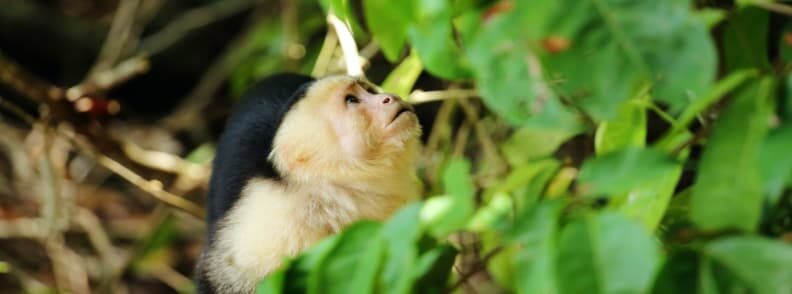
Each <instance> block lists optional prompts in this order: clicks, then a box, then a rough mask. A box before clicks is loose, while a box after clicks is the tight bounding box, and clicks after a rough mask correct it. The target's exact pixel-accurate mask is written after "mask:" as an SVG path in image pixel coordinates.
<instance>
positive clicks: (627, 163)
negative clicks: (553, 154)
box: [578, 148, 677, 196]
mask: <svg viewBox="0 0 792 294" xmlns="http://www.w3.org/2000/svg"><path fill="white" fill-rule="evenodd" d="M676 167H677V163H675V162H674V161H673V160H672V159H671V158H669V157H668V156H667V155H665V154H664V153H662V152H660V151H658V150H654V149H639V148H628V149H622V150H618V151H615V152H611V153H607V154H603V155H601V156H598V157H595V158H592V159H589V160H587V161H586V162H584V163H583V167H581V169H580V176H579V177H578V180H579V181H580V188H581V189H582V192H583V193H584V194H585V195H591V196H614V195H618V194H623V193H626V192H628V191H630V189H632V188H635V187H637V186H638V185H641V184H646V183H648V182H650V181H652V180H654V179H656V178H657V177H660V176H663V175H665V174H666V173H668V172H669V171H671V170H674V169H675V168H676ZM602 194H605V195H602Z"/></svg>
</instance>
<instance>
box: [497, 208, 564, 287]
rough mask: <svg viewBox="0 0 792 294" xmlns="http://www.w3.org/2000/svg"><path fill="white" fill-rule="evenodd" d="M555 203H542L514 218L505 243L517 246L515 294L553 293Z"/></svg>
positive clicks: (558, 209) (556, 225) (554, 282)
mask: <svg viewBox="0 0 792 294" xmlns="http://www.w3.org/2000/svg"><path fill="white" fill-rule="evenodd" d="M561 208H562V206H561V205H560V203H559V202H542V203H540V204H538V205H536V206H534V207H532V208H531V209H528V210H526V211H525V212H523V213H521V214H520V215H518V216H517V218H516V220H515V223H514V227H513V228H512V229H511V231H510V233H509V241H510V242H515V243H517V244H519V246H518V248H520V249H519V250H518V251H516V252H515V253H514V254H513V257H514V258H515V260H514V261H513V263H514V268H515V270H516V272H515V275H514V276H515V281H514V283H515V285H514V288H515V289H516V290H517V293H557V291H558V290H557V288H558V285H556V281H557V279H556V272H555V259H556V258H555V257H556V246H557V244H556V236H557V234H558V232H557V230H558V218H559V215H560V213H561Z"/></svg>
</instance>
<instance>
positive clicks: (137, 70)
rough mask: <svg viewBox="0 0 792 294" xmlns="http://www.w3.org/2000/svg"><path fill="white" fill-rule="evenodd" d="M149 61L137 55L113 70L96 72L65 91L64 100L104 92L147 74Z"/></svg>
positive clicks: (74, 99) (73, 99) (72, 99)
mask: <svg viewBox="0 0 792 294" xmlns="http://www.w3.org/2000/svg"><path fill="white" fill-rule="evenodd" d="M148 69H149V61H148V58H147V57H146V56H143V55H139V56H135V57H132V58H129V59H127V60H124V61H123V62H121V63H119V64H118V65H116V66H115V67H113V68H110V69H107V70H103V71H100V72H96V73H94V74H92V75H91V76H90V77H89V78H88V79H86V80H85V81H84V82H82V83H80V84H78V85H76V86H73V87H71V88H69V89H68V90H66V98H68V99H69V101H76V100H77V99H79V98H81V97H83V96H84V95H86V94H88V93H95V92H98V91H104V90H108V89H111V88H113V87H115V86H116V85H118V84H120V83H122V82H125V81H127V80H129V79H131V78H133V77H135V76H138V75H140V74H143V73H145V72H147V71H148Z"/></svg>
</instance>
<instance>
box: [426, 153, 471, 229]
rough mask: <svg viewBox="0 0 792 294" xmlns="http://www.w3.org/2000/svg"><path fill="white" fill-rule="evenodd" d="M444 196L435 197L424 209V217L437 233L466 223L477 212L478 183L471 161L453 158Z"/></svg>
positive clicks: (457, 227)
mask: <svg viewBox="0 0 792 294" xmlns="http://www.w3.org/2000/svg"><path fill="white" fill-rule="evenodd" d="M443 187H444V189H445V191H446V194H448V195H444V196H439V197H432V198H430V199H429V200H427V201H426V204H424V207H423V208H422V209H421V221H422V222H423V223H425V224H426V225H427V226H426V228H427V230H429V231H430V232H431V233H432V234H434V235H435V236H446V235H448V234H450V233H453V232H454V231H456V230H459V229H461V228H463V227H465V226H466V225H467V223H468V221H469V219H470V217H471V216H472V215H473V212H474V203H473V196H474V193H475V187H474V186H473V181H472V179H471V178H470V162H468V161H467V160H465V159H455V160H453V161H452V162H451V163H450V164H449V165H448V167H447V168H446V170H445V172H444V173H443Z"/></svg>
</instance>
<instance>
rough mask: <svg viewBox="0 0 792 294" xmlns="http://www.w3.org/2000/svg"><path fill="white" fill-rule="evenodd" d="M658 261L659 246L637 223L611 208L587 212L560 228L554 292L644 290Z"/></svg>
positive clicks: (647, 286)
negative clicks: (602, 211) (556, 286)
mask: <svg viewBox="0 0 792 294" xmlns="http://www.w3.org/2000/svg"><path fill="white" fill-rule="evenodd" d="M658 264H659V250H658V246H657V244H656V243H655V241H654V240H653V239H652V236H651V235H649V234H648V233H647V232H646V230H645V229H644V228H642V227H641V226H640V225H638V224H636V223H634V222H632V221H630V220H628V219H627V218H625V217H623V216H621V215H619V214H615V213H610V212H605V213H602V214H598V215H594V216H589V217H587V218H585V219H582V220H579V221H576V222H573V223H570V224H569V225H567V226H565V227H564V229H563V230H562V232H561V238H560V240H559V247H558V261H557V265H556V266H557V270H556V274H557V275H558V281H562V282H560V283H559V284H558V288H559V290H560V291H559V292H560V293H645V292H647V291H648V290H649V287H650V286H651V283H652V280H653V277H654V274H655V271H656V269H657V267H658Z"/></svg>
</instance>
